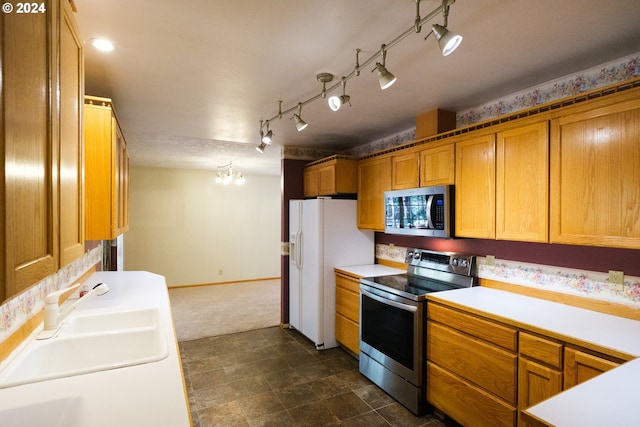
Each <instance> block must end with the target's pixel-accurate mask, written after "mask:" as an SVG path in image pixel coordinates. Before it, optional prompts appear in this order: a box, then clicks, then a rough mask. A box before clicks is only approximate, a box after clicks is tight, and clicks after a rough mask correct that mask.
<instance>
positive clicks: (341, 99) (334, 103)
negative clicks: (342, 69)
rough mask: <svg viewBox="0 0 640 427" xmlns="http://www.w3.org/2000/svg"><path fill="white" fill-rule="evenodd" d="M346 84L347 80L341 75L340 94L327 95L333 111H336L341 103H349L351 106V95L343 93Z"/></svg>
mask: <svg viewBox="0 0 640 427" xmlns="http://www.w3.org/2000/svg"><path fill="white" fill-rule="evenodd" d="M346 85H347V80H346V79H345V78H344V77H343V78H342V95H340V96H336V95H333V96H331V97H329V108H331V109H332V110H333V111H338V110H339V109H340V107H342V104H349V107H351V97H350V96H349V95H347V94H346V93H345V87H346Z"/></svg>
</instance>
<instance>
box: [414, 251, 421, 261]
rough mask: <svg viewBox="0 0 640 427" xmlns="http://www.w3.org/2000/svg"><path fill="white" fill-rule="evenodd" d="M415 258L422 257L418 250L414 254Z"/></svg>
mask: <svg viewBox="0 0 640 427" xmlns="http://www.w3.org/2000/svg"><path fill="white" fill-rule="evenodd" d="M413 258H414V259H420V252H418V251H416V253H415V254H413Z"/></svg>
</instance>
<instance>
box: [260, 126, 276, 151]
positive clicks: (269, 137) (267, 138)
mask: <svg viewBox="0 0 640 427" xmlns="http://www.w3.org/2000/svg"><path fill="white" fill-rule="evenodd" d="M266 125H267V132H266V133H263V132H262V120H260V140H261V141H262V142H264V143H265V144H267V145H271V142H272V141H273V135H274V133H273V131H271V130H270V129H269V120H267V121H266Z"/></svg>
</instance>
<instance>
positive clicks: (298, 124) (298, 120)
mask: <svg viewBox="0 0 640 427" xmlns="http://www.w3.org/2000/svg"><path fill="white" fill-rule="evenodd" d="M301 115H302V103H298V114H294V115H293V119H295V121H296V129H298V132H300V131H302V130H304V129H305V128H306V127H307V126H309V125H308V124H307V122H305V121H304V120H302V117H300V116H301Z"/></svg>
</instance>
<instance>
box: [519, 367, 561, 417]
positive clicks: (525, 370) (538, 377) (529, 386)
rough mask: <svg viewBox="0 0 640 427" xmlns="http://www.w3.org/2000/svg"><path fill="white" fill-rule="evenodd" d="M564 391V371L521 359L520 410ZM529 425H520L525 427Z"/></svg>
mask: <svg viewBox="0 0 640 427" xmlns="http://www.w3.org/2000/svg"><path fill="white" fill-rule="evenodd" d="M561 391H562V371H560V370H556V369H552V368H549V367H547V366H544V365H541V364H539V363H536V362H533V361H531V360H528V359H526V358H523V357H520V361H519V366H518V409H519V410H521V411H523V410H525V409H527V408H528V407H530V406H533V405H535V404H537V403H539V402H542V401H543V400H545V399H547V398H549V397H551V396H555V395H556V394H558V393H560V392H561ZM525 425H527V424H523V423H522V422H521V423H520V424H519V426H520V427H523V426H525Z"/></svg>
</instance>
